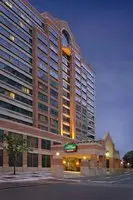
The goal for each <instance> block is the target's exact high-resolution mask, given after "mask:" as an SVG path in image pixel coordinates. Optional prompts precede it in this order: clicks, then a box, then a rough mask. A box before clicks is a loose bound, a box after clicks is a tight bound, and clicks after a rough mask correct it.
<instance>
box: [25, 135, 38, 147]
mask: <svg viewBox="0 0 133 200" xmlns="http://www.w3.org/2000/svg"><path fill="white" fill-rule="evenodd" d="M27 141H28V143H29V145H30V146H31V147H32V148H38V138H36V137H31V136H27Z"/></svg>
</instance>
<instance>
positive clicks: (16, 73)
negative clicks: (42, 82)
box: [0, 62, 32, 83]
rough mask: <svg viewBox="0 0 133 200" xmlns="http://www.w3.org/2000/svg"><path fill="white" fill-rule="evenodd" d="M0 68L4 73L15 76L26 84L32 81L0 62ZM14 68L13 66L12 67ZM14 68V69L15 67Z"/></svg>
mask: <svg viewBox="0 0 133 200" xmlns="http://www.w3.org/2000/svg"><path fill="white" fill-rule="evenodd" d="M0 67H1V69H4V70H5V71H7V72H9V73H11V74H13V75H14V76H16V77H17V78H20V79H22V80H23V81H26V82H28V83H32V79H31V78H29V77H27V75H24V74H22V73H20V72H18V71H17V70H15V69H13V68H12V67H10V66H8V64H5V63H3V62H0ZM14 67H15V66H14ZM15 68H16V67H15Z"/></svg>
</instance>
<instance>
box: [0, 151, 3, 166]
mask: <svg viewBox="0 0 133 200" xmlns="http://www.w3.org/2000/svg"><path fill="white" fill-rule="evenodd" d="M1 166H3V150H1V149H0V167H1Z"/></svg>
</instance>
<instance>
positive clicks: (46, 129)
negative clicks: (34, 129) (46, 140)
mask: <svg viewBox="0 0 133 200" xmlns="http://www.w3.org/2000/svg"><path fill="white" fill-rule="evenodd" d="M38 128H39V129H42V130H44V131H48V127H46V126H42V125H40V124H39V125H38Z"/></svg>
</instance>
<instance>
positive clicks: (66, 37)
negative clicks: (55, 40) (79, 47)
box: [62, 30, 69, 47]
mask: <svg viewBox="0 0 133 200" xmlns="http://www.w3.org/2000/svg"><path fill="white" fill-rule="evenodd" d="M62 45H63V46H64V47H68V46H69V34H68V32H67V31H65V30H63V32H62Z"/></svg>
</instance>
